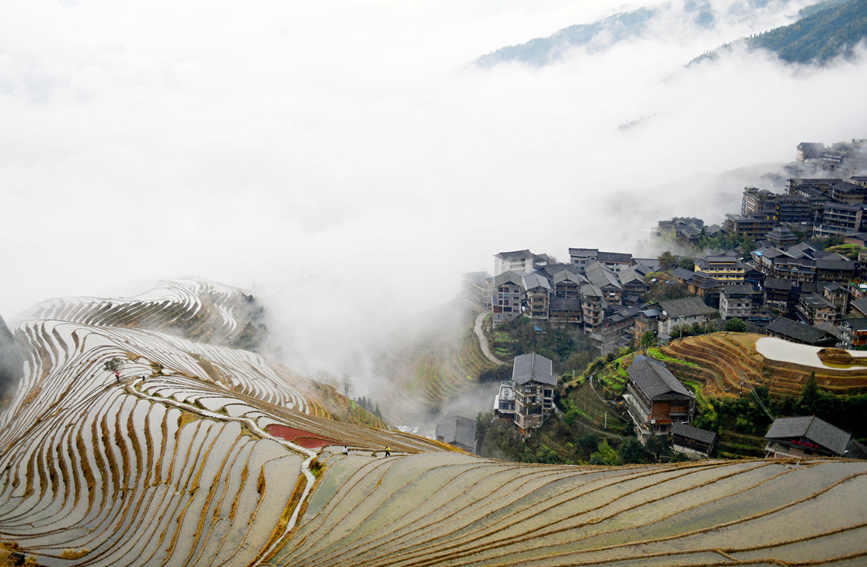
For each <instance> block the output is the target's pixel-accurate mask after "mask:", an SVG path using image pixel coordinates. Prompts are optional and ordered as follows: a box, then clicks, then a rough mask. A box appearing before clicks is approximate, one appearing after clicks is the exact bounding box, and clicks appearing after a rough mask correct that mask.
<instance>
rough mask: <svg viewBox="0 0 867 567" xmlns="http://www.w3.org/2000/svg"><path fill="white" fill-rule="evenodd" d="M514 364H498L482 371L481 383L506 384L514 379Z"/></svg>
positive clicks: (480, 375)
mask: <svg viewBox="0 0 867 567" xmlns="http://www.w3.org/2000/svg"><path fill="white" fill-rule="evenodd" d="M512 367H513V365H512V364H498V365H497V366H491V367H490V368H486V369H484V370H482V372H481V373H480V374H479V382H505V381H506V380H511V379H512Z"/></svg>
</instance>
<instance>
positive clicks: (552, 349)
mask: <svg viewBox="0 0 867 567" xmlns="http://www.w3.org/2000/svg"><path fill="white" fill-rule="evenodd" d="M497 330H498V331H502V332H506V333H508V334H509V337H510V338H511V339H512V341H514V345H513V349H514V350H515V354H516V355H520V354H529V353H531V352H535V353H536V354H539V355H541V356H544V357H546V358H550V359H551V361H552V363H553V366H554V373H555V374H562V373H564V372H571V371H572V370H573V369H575V370H576V371H580V370H583V369H584V367H585V366H586V365H587V364H588V363H589V362H590V361H591V360H592V359H593V356H594V352H595V351H594V350H593V348H592V347H591V346H590V341H589V340H588V339H587V337H585V336H584V335H583V334H582V333H581V332H580V331H577V330H572V331H567V330H564V329H546V330H544V331H537V330H536V326H535V323H534V322H533V321H531V320H530V319H528V318H527V317H519V318H517V319H513V320H512V321H508V322H506V323H503V324H502V325H500V326H499V327H497ZM500 372H503V371H502V370H500Z"/></svg>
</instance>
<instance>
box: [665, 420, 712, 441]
mask: <svg viewBox="0 0 867 567" xmlns="http://www.w3.org/2000/svg"><path fill="white" fill-rule="evenodd" d="M671 434H672V435H679V436H680V437H686V438H687V439H695V440H696V441H700V442H702V443H707V444H711V443H713V442H714V441H716V433H714V432H713V431H707V430H704V429H699V428H698V427H693V426H692V425H687V424H685V423H678V422H675V423H672V424H671Z"/></svg>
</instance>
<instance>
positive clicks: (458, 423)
mask: <svg viewBox="0 0 867 567" xmlns="http://www.w3.org/2000/svg"><path fill="white" fill-rule="evenodd" d="M436 436H437V437H442V438H443V441H444V442H445V443H448V444H450V445H462V446H464V447H469V448H470V449H472V448H473V446H474V445H475V444H476V421H475V420H474V419H470V418H468V417H463V416H460V415H455V416H450V417H446V418H443V419H441V420H439V421H438V422H437V428H436Z"/></svg>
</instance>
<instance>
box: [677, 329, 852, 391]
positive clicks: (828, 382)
mask: <svg viewBox="0 0 867 567" xmlns="http://www.w3.org/2000/svg"><path fill="white" fill-rule="evenodd" d="M760 338H762V336H761V335H744V334H740V333H738V334H731V333H714V334H710V335H701V336H697V337H687V338H685V339H683V340H678V341H674V342H673V343H672V344H670V345H668V346H666V347H663V349H661V350H662V351H663V352H666V353H668V354H669V355H671V356H673V357H678V358H683V359H685V360H690V361H692V362H695V363H696V364H699V365H701V366H704V367H707V368H709V369H711V370H713V371H714V372H715V373H717V374H719V375H720V376H721V377H723V380H724V383H725V384H726V387H728V388H729V389H731V388H738V387H739V386H740V372H743V373H744V377H745V378H746V379H747V381H748V382H750V383H752V384H753V385H766V386H768V387H769V388H770V390H771V393H773V394H783V395H787V396H796V395H798V394H799V393H800V392H801V390H802V389H803V386H804V384H805V383H806V381H807V378H808V377H809V375H810V373H812V372H815V374H816V379H817V381H818V382H819V385H820V386H822V387H823V388H825V389H827V390H829V391H832V392H835V393H838V394H855V393H859V392H862V391H864V390H865V389H867V369H863V370H861V369H858V370H837V369H832V368H814V367H808V366H802V365H798V364H793V363H788V362H781V361H774V360H770V359H767V358H765V357H763V356H762V355H761V354H759V353H758V352H756V350H755V346H754V345H755V340H758V339H760ZM744 341H747V342H748V343H749V344H744Z"/></svg>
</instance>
